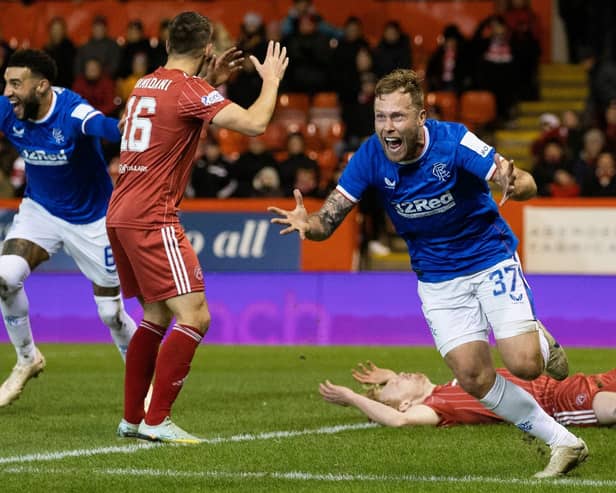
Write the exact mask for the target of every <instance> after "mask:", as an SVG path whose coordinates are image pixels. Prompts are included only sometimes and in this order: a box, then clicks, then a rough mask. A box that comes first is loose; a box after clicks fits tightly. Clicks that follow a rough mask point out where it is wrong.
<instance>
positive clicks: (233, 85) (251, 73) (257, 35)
mask: <svg viewBox="0 0 616 493" xmlns="http://www.w3.org/2000/svg"><path fill="white" fill-rule="evenodd" d="M267 42H268V39H267V37H266V35H265V25H264V24H263V19H262V18H261V16H260V15H259V14H257V13H255V12H248V13H246V15H244V20H243V22H242V25H241V26H240V38H239V40H238V42H237V48H238V49H239V50H241V51H242V53H243V55H244V69H243V70H242V71H240V72H238V73H237V74H236V76H235V77H234V78H233V80H232V81H229V82H228V83H227V96H228V97H229V98H230V99H232V100H233V101H234V102H236V103H237V104H239V105H240V106H243V107H244V108H248V107H249V106H250V105H251V104H252V103H254V102H255V100H256V99H257V97H258V96H259V93H260V92H261V77H260V76H259V74H258V73H257V71H256V70H255V67H254V65H253V64H252V62H251V61H250V55H254V56H255V57H257V59H259V60H262V59H263V58H264V57H265V53H266V52H267Z"/></svg>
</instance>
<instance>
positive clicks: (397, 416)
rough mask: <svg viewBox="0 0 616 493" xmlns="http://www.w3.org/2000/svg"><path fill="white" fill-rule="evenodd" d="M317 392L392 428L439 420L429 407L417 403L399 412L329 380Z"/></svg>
mask: <svg viewBox="0 0 616 493" xmlns="http://www.w3.org/2000/svg"><path fill="white" fill-rule="evenodd" d="M319 393H320V394H321V396H323V399H325V400H326V401H327V402H331V403H332V404H338V405H340V406H354V407H356V408H357V409H359V410H360V411H361V412H362V413H364V414H365V415H366V416H367V417H368V418H370V420H372V421H375V422H377V423H380V424H382V425H384V426H391V427H394V428H399V427H401V426H417V425H432V426H436V425H437V424H438V423H439V422H440V418H439V416H438V414H436V412H435V411H434V410H433V409H432V408H431V407H428V406H424V405H423V404H419V405H415V406H411V407H409V408H408V409H407V410H406V411H404V412H401V411H399V410H397V409H394V408H393V407H389V406H387V405H385V404H383V403H381V402H377V401H373V400H372V399H369V398H368V397H366V396H363V395H360V394H358V393H356V392H353V391H352V390H351V389H349V388H348V387H343V386H342V385H334V384H333V383H331V382H330V381H329V380H326V381H325V382H324V383H322V384H320V385H319Z"/></svg>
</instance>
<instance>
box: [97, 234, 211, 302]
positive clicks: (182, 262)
mask: <svg viewBox="0 0 616 493" xmlns="http://www.w3.org/2000/svg"><path fill="white" fill-rule="evenodd" d="M107 233H108V235H109V242H110V243H111V249H112V250H113V257H114V259H115V262H116V266H117V268H118V275H119V277H120V286H121V287H122V293H123V294H124V296H125V297H126V298H132V297H135V296H141V297H142V298H143V300H144V301H145V302H146V303H153V302H155V301H163V300H168V299H170V298H174V297H176V296H181V295H183V294H187V293H192V292H196V291H203V290H204V287H203V273H202V271H201V266H200V265H199V259H198V258H197V254H196V253H195V251H194V250H193V248H192V246H191V244H190V242H189V241H188V238H186V235H185V234H184V229H183V228H182V226H181V225H179V224H173V225H169V226H165V227H163V228H160V229H133V228H116V227H107Z"/></svg>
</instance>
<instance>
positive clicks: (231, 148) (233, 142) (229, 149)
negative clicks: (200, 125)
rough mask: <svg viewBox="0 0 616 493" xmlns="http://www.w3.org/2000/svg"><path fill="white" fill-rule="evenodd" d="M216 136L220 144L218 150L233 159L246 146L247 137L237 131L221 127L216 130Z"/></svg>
mask: <svg viewBox="0 0 616 493" xmlns="http://www.w3.org/2000/svg"><path fill="white" fill-rule="evenodd" d="M216 137H217V139H218V143H219V145H220V151H221V152H222V153H223V155H225V156H227V157H228V158H229V159H232V160H234V161H235V160H236V159H237V158H238V157H239V156H240V154H241V153H242V152H244V151H245V150H246V149H247V148H248V137H247V136H246V135H243V134H241V133H239V132H234V131H233V130H227V129H226V128H221V129H219V130H218V132H217V134H216Z"/></svg>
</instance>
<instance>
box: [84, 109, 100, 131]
mask: <svg viewBox="0 0 616 493" xmlns="http://www.w3.org/2000/svg"><path fill="white" fill-rule="evenodd" d="M96 115H102V113H101V112H100V111H98V110H94V111H92V112H91V113H90V114H89V115H87V116H86V117H85V118H84V119H83V121H82V122H81V133H82V134H84V135H85V134H86V122H87V121H88V120H89V119H90V118H92V117H93V116H96Z"/></svg>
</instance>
